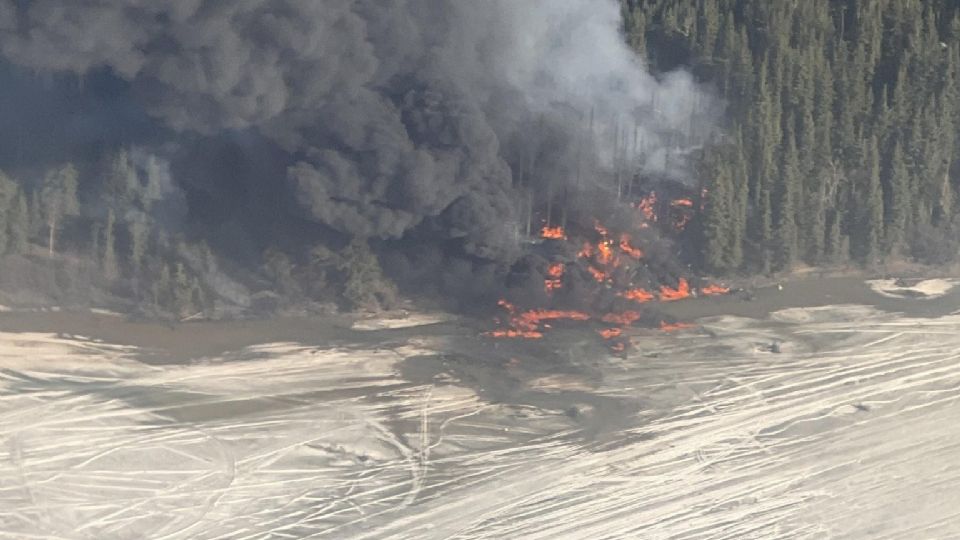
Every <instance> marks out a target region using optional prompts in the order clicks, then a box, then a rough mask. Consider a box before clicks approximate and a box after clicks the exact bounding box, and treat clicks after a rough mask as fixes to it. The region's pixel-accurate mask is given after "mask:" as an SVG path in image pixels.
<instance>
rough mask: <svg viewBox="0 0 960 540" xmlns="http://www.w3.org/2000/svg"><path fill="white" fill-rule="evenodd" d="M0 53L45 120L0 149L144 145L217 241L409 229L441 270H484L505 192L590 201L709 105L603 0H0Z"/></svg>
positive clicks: (43, 152) (552, 202)
mask: <svg viewBox="0 0 960 540" xmlns="http://www.w3.org/2000/svg"><path fill="white" fill-rule="evenodd" d="M0 54H2V56H3V58H4V59H5V61H6V63H8V65H9V66H12V67H8V68H7V69H8V71H9V73H10V75H9V77H10V78H11V79H14V80H15V82H16V83H17V85H19V86H17V85H14V87H18V88H29V87H30V85H31V84H34V83H33V82H31V81H34V80H36V79H37V78H38V77H39V78H42V79H43V81H44V82H43V85H45V87H46V88H47V91H48V94H49V95H48V96H47V99H48V101H44V100H43V99H39V98H37V97H36V96H35V95H34V96H33V97H30V96H27V95H21V96H18V95H14V96H12V97H10V96H8V98H7V101H9V102H10V103H9V104H10V105H11V106H10V107H6V108H5V109H6V110H5V111H4V112H3V113H2V114H3V115H4V116H8V117H9V116H11V115H19V118H20V119H21V124H22V123H24V122H26V123H29V119H30V118H31V117H33V116H45V117H46V118H47V119H46V121H45V122H46V124H45V125H47V126H49V128H50V129H49V132H52V133H53V134H52V135H51V134H42V133H40V132H38V131H37V130H30V129H26V130H23V132H22V133H23V134H24V135H25V136H26V137H28V138H30V137H32V138H35V139H36V141H30V142H27V143H22V142H21V143H20V145H21V147H23V146H24V144H25V146H26V147H28V148H30V149H31V150H30V151H29V152H26V153H24V152H23V151H22V150H21V151H19V152H6V153H4V154H3V156H2V159H3V160H4V163H2V164H0V166H3V167H7V168H14V169H16V168H20V169H31V168H35V167H38V166H41V165H42V164H43V163H53V162H62V161H64V160H67V159H76V158H77V156H76V154H77V153H81V152H82V153H83V154H84V157H87V158H91V156H94V155H95V154H98V153H108V152H111V151H115V150H116V148H118V147H121V146H126V145H131V144H139V145H144V146H146V147H148V148H154V149H156V151H157V152H162V153H163V155H164V156H166V157H167V158H169V159H170V160H172V161H173V165H172V170H173V171H174V172H175V173H176V174H175V176H176V181H177V182H178V183H179V185H180V187H181V189H183V190H184V191H185V192H186V193H187V201H188V203H189V205H190V208H189V212H188V215H187V218H186V221H187V224H186V226H187V227H193V228H195V229H196V230H195V231H194V232H195V234H199V235H206V236H209V237H210V238H211V242H212V244H214V245H215V246H216V245H218V244H222V247H223V249H225V250H227V251H229V252H232V254H234V255H236V254H238V253H244V252H249V253H255V252H257V251H258V250H259V249H261V248H262V246H264V245H273V244H280V245H286V246H291V248H292V249H297V248H298V246H299V247H301V248H302V247H304V246H307V245H313V244H316V243H331V242H332V243H337V242H343V241H345V239H348V238H366V239H371V240H372V241H374V242H375V243H377V244H379V245H384V244H385V245H387V246H388V247H391V248H392V250H388V249H386V248H385V249H384V250H383V251H382V253H386V252H388V251H390V253H392V256H393V257H394V260H396V258H397V253H400V254H401V255H402V254H404V253H406V252H407V251H408V247H409V246H410V245H411V244H414V243H416V244H420V243H427V244H429V245H430V246H431V247H430V250H431V251H432V252H433V255H432V257H431V260H435V261H438V264H437V269H439V270H440V273H441V274H442V273H443V270H444V269H451V270H450V272H451V274H450V275H449V276H447V278H444V279H443V280H441V281H443V282H455V283H462V280H461V279H460V276H461V275H464V274H472V275H476V276H478V277H479V278H480V279H479V280H477V281H478V282H479V283H484V284H486V283H491V284H493V283H499V284H501V285H502V281H503V277H504V276H505V275H506V274H505V269H506V268H509V266H510V265H511V264H513V263H514V262H516V261H517V260H518V258H519V257H521V256H522V255H523V251H524V250H523V248H522V244H521V236H522V235H521V234H520V232H522V231H523V228H524V221H526V220H528V219H529V218H527V217H526V216H525V215H524V213H525V212H527V213H529V212H530V209H531V208H532V209H533V210H534V212H537V213H540V214H542V213H543V209H544V208H550V207H558V206H560V205H561V204H562V205H563V206H565V207H567V208H568V210H566V211H569V212H570V213H571V214H576V213H580V214H583V215H593V214H594V213H595V212H596V211H597V210H598V209H599V208H601V207H602V206H593V205H596V204H597V202H596V201H597V200H598V199H601V200H602V199H607V200H608V201H609V200H610V199H612V198H614V196H615V194H614V193H612V192H611V191H612V188H611V187H610V186H609V185H608V184H607V183H606V181H605V179H606V176H605V175H608V174H609V171H610V170H612V169H613V168H615V167H628V168H631V170H635V171H647V172H655V173H659V174H664V175H667V176H670V175H674V176H679V175H682V174H683V171H682V168H681V167H680V164H679V163H678V162H674V163H672V164H671V163H670V161H669V160H667V159H665V158H664V156H666V155H668V154H669V153H670V152H673V151H676V150H678V147H679V146H690V145H696V144H698V143H699V142H701V141H700V140H699V139H698V137H704V136H705V135H704V134H705V133H707V132H708V131H709V130H708V129H707V128H708V127H709V125H710V124H711V117H712V114H713V112H714V111H715V110H716V106H715V104H714V103H712V101H711V99H710V98H709V96H708V95H707V94H705V93H703V92H702V91H701V90H700V89H698V88H697V86H696V85H695V83H694V82H693V81H692V79H691V78H690V76H689V75H688V74H686V73H684V72H676V73H670V74H665V75H660V76H658V77H654V76H653V75H651V74H650V73H649V72H648V71H647V70H646V69H645V67H644V65H643V64H642V62H641V60H640V59H639V58H637V57H636V56H634V54H633V53H632V52H631V51H630V50H629V48H628V47H627V45H626V44H625V42H624V39H623V36H622V35H621V32H620V12H619V6H618V4H617V3H616V2H615V1H613V0H603V1H600V2H597V1H592V0H562V1H547V0H524V1H520V2H518V1H512V0H490V1H484V2H448V1H445V0H393V1H390V2H382V1H374V0H325V1H324V2H315V1H312V0H241V1H236V2H217V1H214V0H178V1H173V2H162V3H157V2H148V1H144V0H107V1H93V0H79V1H75V2H62V1H58V0H25V1H24V0H0ZM24 81H26V82H24ZM89 81H92V82H94V83H96V84H89V85H88V84H87V83H88V82H89ZM27 93H30V92H25V93H24V94H27ZM40 98H43V96H40ZM51 103H56V104H58V105H59V108H57V107H51V106H50V105H51ZM91 103H92V104H94V105H91ZM24 111H27V112H26V113H25V112H24ZM118 111H119V112H118ZM120 113H122V114H120ZM67 118H69V119H72V120H74V121H73V122H71V123H69V124H68V125H69V135H66V133H67V129H68V128H67V127H66V126H65V125H64V124H63V123H62V122H61V120H63V119H67ZM78 119H80V120H82V121H77V120H78ZM678 133H679V134H683V136H680V137H678V136H677V134H678ZM64 140H67V141H69V144H60V143H58V141H59V142H62V141H64ZM624 140H631V141H632V143H631V144H629V145H627V144H624V143H623V142H622V141H624ZM617 141H620V142H617ZM45 142H46V144H45ZM32 143H35V144H32ZM84 143H86V144H84ZM627 147H629V150H626V148H627ZM584 193H590V196H589V197H586V196H580V195H581V194H584ZM598 194H599V196H598ZM451 257H452V258H453V259H455V260H456V263H455V264H449V261H450V260H451ZM410 264H420V263H419V262H410ZM394 266H396V267H397V268H400V269H402V268H403V266H404V265H403V264H400V263H397V264H395V265H394ZM408 266H409V265H408ZM402 273H403V272H398V274H402ZM486 286H487V285H482V286H480V287H481V288H483V287H486ZM453 288H454V289H456V287H453ZM447 289H450V288H449V287H447Z"/></svg>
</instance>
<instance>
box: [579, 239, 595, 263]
mask: <svg viewBox="0 0 960 540" xmlns="http://www.w3.org/2000/svg"><path fill="white" fill-rule="evenodd" d="M577 257H580V258H582V259H589V258H590V257H593V245H592V244H590V242H584V243H583V248H581V249H580V251H579V252H577Z"/></svg>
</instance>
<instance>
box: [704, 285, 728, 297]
mask: <svg viewBox="0 0 960 540" xmlns="http://www.w3.org/2000/svg"><path fill="white" fill-rule="evenodd" d="M700 292H701V293H703V294H705V295H707V296H720V295H722V294H727V293H728V292H730V287H724V286H723V285H707V286H706V287H703V288H702V289H700Z"/></svg>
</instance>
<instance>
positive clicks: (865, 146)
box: [622, 0, 960, 272]
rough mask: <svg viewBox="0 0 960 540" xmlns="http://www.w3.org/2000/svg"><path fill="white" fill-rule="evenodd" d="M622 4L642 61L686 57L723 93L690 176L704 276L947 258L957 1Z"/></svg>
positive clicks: (952, 234) (666, 62)
mask: <svg viewBox="0 0 960 540" xmlns="http://www.w3.org/2000/svg"><path fill="white" fill-rule="evenodd" d="M622 4H623V12H624V19H625V31H626V34H627V39H628V40H629V42H630V44H631V45H632V46H633V47H634V48H635V49H636V50H637V51H638V52H639V53H640V54H642V55H645V56H646V57H647V58H648V59H649V61H650V63H651V65H653V66H655V67H657V68H659V69H670V68H674V67H677V66H681V65H682V66H689V67H690V68H691V69H692V70H693V71H694V73H695V74H696V76H697V77H698V78H699V79H700V80H702V81H706V82H709V83H711V84H712V85H713V86H714V87H715V88H716V90H717V92H718V93H719V94H720V95H721V96H722V97H723V99H724V100H725V102H726V106H727V112H726V116H725V118H726V122H727V123H726V125H725V126H724V128H725V129H724V131H725V133H727V136H726V137H725V140H723V141H718V142H717V143H716V144H714V145H711V147H709V148H707V149H706V151H705V152H704V156H703V162H702V163H701V166H700V169H699V176H700V178H699V179H700V181H701V182H703V185H704V187H705V188H706V190H707V196H706V199H707V201H706V203H707V204H706V205H705V208H706V210H705V215H704V216H703V217H702V222H701V226H702V227H701V229H702V256H703V262H704V264H705V266H706V267H707V268H708V269H710V270H713V271H717V272H731V271H750V272H768V271H771V270H773V271H777V270H787V269H790V268H792V267H794V266H795V265H796V264H797V263H801V262H803V263H807V264H811V265H822V264H829V263H836V262H846V261H853V262H857V263H860V264H863V265H867V266H873V265H876V264H878V263H882V262H884V261H889V260H891V258H901V257H902V258H910V259H914V260H918V261H920V262H924V263H932V264H944V263H948V262H951V261H953V260H954V259H955V258H956V256H957V250H958V242H960V220H958V218H957V215H958V212H957V204H955V202H954V197H955V192H956V190H957V188H958V185H957V181H958V180H960V168H958V164H960V163H958V160H957V158H958V156H960V139H958V137H957V134H958V132H960V86H958V69H960V15H958V3H957V2H955V1H951V0H939V1H937V0H930V1H921V0H871V1H855V0H847V1H827V0H812V1H795V0H794V1H787V0H777V1H766V0H764V1H758V0H696V1H690V2H678V1H673V0H623V1H622Z"/></svg>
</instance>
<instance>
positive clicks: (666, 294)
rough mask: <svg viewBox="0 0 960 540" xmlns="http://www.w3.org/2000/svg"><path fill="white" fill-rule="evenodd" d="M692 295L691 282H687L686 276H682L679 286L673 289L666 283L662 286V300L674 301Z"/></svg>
mask: <svg viewBox="0 0 960 540" xmlns="http://www.w3.org/2000/svg"><path fill="white" fill-rule="evenodd" d="M689 296H690V284H689V283H687V280H686V279H685V278H680V281H679V282H678V283H677V288H676V289H672V288H670V287H668V286H666V285H662V286H661V287H660V301H661V302H673V301H675V300H683V299H684V298H687V297H689Z"/></svg>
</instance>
